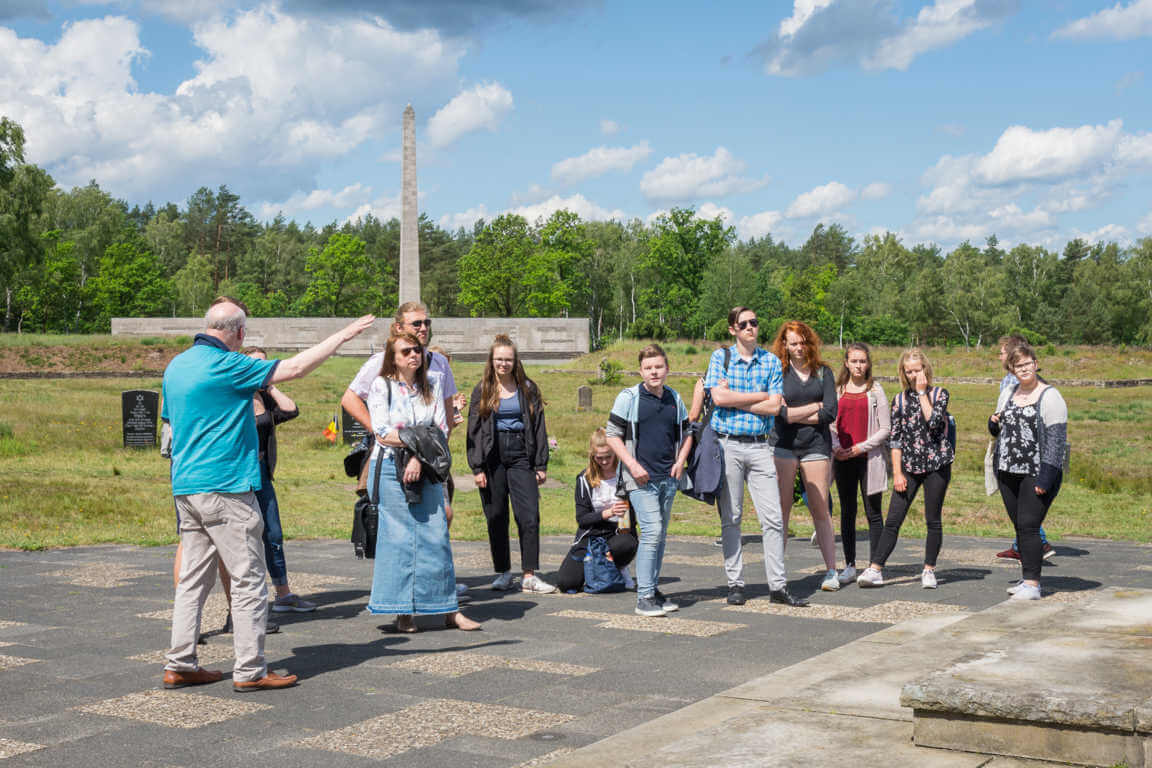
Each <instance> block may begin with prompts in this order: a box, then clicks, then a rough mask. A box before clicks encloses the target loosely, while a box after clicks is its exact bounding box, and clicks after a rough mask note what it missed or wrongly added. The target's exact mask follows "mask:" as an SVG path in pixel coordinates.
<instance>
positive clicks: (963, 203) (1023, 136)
mask: <svg viewBox="0 0 1152 768" xmlns="http://www.w3.org/2000/svg"><path fill="white" fill-rule="evenodd" d="M1147 167H1152V134H1149V133H1144V134H1128V133H1124V131H1123V124H1122V123H1121V121H1120V120H1112V121H1110V122H1109V123H1107V124H1104V125H1084V126H1079V127H1077V128H1051V129H1048V130H1033V129H1031V128H1028V127H1026V126H1012V127H1010V128H1008V129H1007V130H1005V131H1004V133H1003V134H1001V136H1000V138H999V139H998V140H997V142H996V145H995V146H994V147H993V149H992V151H991V152H989V153H988V154H986V155H961V156H951V155H944V156H943V157H941V158H940V160H939V161H938V162H937V163H936V165H935V166H933V167H932V168H930V169H929V170H928V171H927V172H926V173H925V174H924V183H925V184H926V185H927V186H929V187H930V189H929V191H928V193H927V194H925V195H922V196H921V197H920V198H919V200H917V203H916V207H917V209H918V210H919V211H920V212H921V213H924V214H942V215H957V214H975V213H978V212H983V213H986V212H987V211H989V210H992V209H995V208H997V207H999V206H1002V205H1004V204H1006V203H1008V202H1011V201H1014V200H1016V199H1018V198H1020V197H1021V196H1023V195H1027V194H1032V195H1036V196H1039V198H1040V200H1041V205H1040V206H1039V207H1040V208H1042V209H1043V210H1045V211H1048V212H1049V213H1059V212H1066V211H1078V210H1084V209H1086V208H1090V207H1092V206H1093V205H1099V204H1100V203H1101V202H1102V201H1104V200H1106V199H1107V198H1108V197H1109V196H1110V195H1111V194H1112V190H1113V189H1114V188H1116V187H1117V186H1118V185H1119V184H1120V183H1122V181H1123V179H1124V177H1125V176H1126V175H1128V174H1131V173H1133V172H1137V171H1140V170H1143V169H1145V168H1147Z"/></svg>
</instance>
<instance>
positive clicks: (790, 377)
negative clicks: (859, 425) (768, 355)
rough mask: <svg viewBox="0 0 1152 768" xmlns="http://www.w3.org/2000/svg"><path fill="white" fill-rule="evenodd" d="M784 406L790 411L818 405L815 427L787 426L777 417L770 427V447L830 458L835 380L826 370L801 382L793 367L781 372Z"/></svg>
mask: <svg viewBox="0 0 1152 768" xmlns="http://www.w3.org/2000/svg"><path fill="white" fill-rule="evenodd" d="M782 389H783V390H784V404H785V405H787V406H788V407H789V408H795V407H797V406H800V405H809V404H810V403H820V404H821V408H820V411H819V412H818V413H817V417H818V419H819V423H818V424H788V423H786V422H784V421H783V420H781V419H780V418H779V417H777V418H776V419H775V420H774V423H773V425H772V445H774V446H777V447H779V448H785V449H787V450H790V451H819V452H821V453H823V454H825V455H827V456H829V457H831V456H832V433H831V432H830V431H829V427H828V425H829V424H831V423H832V422H833V421H835V420H836V411H837V405H838V404H837V397H836V377H835V375H834V374H833V373H832V369H831V368H829V367H828V366H826V365H824V366H821V367H820V369H819V370H818V371H816V373H814V374H813V375H811V376H809V377H808V379H807V380H806V381H802V380H801V379H800V377H799V376H797V375H796V371H795V370H793V368H792V366H789V367H788V370H786V371H784V380H783V386H782Z"/></svg>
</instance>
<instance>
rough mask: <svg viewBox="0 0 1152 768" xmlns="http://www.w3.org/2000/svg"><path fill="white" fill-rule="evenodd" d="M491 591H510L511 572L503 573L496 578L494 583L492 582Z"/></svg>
mask: <svg viewBox="0 0 1152 768" xmlns="http://www.w3.org/2000/svg"><path fill="white" fill-rule="evenodd" d="M492 589H495V590H496V591H498V592H506V591H507V590H509V589H512V571H504V573H502V574H500V575H499V576H497V577H496V581H494V582H492Z"/></svg>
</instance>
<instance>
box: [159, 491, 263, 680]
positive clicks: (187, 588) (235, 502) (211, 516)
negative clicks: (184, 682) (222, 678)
mask: <svg viewBox="0 0 1152 768" xmlns="http://www.w3.org/2000/svg"><path fill="white" fill-rule="evenodd" d="M175 499H176V511H177V513H178V514H179V515H180V543H181V544H182V545H183V548H184V555H183V560H182V562H181V564H180V577H179V580H178V583H177V585H176V599H175V604H174V605H173V607H172V646H171V647H170V648H169V649H168V653H166V654H165V657H166V658H167V659H168V664H167V665H166V666H165V669H171V670H176V671H192V670H195V669H196V668H197V667H198V666H199V665H198V662H197V659H196V639H197V637H198V636H199V634H200V617H201V614H202V612H203V610H204V601H205V600H206V599H207V597H208V592H209V591H210V590H211V589H212V584H213V583H214V581H215V579H216V572H217V571H216V555H217V553H219V555H220V559H221V560H223V561H224V565H225V566H226V567H227V568H228V572H229V573H230V574H231V575H232V632H233V635H232V643H233V647H234V649H235V653H236V663H235V666H234V667H233V669H232V679H233V681H236V682H243V681H249V680H258V679H260V678H261V677H264V675H265V674H266V666H265V663H264V626H265V622H266V621H267V620H268V584H267V577H266V575H265V563H264V543H263V541H262V540H261V536H262V534H263V532H264V523H263V521H262V520H261V518H260V508H259V507H258V506H257V504H256V494H254V493H252V492H251V491H249V492H247V493H196V494H191V495H188V496H176V497H175Z"/></svg>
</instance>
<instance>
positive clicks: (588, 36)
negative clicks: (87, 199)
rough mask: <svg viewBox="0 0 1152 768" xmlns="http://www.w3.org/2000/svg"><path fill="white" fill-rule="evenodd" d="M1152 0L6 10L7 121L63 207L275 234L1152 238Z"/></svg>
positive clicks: (41, 6) (52, 6) (45, 3)
mask: <svg viewBox="0 0 1152 768" xmlns="http://www.w3.org/2000/svg"><path fill="white" fill-rule="evenodd" d="M1150 54H1152V0H1120V2H1114V1H1113V2H1102V1H1100V0H1046V1H1044V2H1040V1H1038V0H929V2H899V1H897V0H794V1H793V2H789V1H788V0H777V2H758V3H756V2H727V3H716V4H712V6H711V7H706V6H703V5H701V4H699V3H681V2H659V3H657V2H575V1H574V0H567V1H566V2H556V1H555V0H279V2H275V3H260V4H254V5H236V4H233V3H231V2H227V1H226V0H113V1H112V2H100V1H99V0H0V113H2V114H6V115H8V116H9V117H12V118H14V119H16V120H18V121H19V122H20V123H21V124H22V125H23V126H24V128H25V130H26V132H27V134H28V139H29V141H28V155H29V159H30V160H31V161H33V162H36V163H39V164H41V165H43V166H45V167H47V168H48V169H49V170H50V171H51V172H52V174H53V176H54V177H55V178H56V180H57V181H58V183H60V184H61V185H63V186H72V185H77V184H84V183H86V182H87V181H88V180H89V179H96V180H97V181H98V182H99V183H100V184H101V186H102V187H104V188H105V189H107V190H108V191H109V192H111V193H112V194H114V195H116V196H118V197H122V198H124V199H127V200H128V201H130V202H132V203H144V202H147V201H149V200H152V201H154V202H156V203H157V204H160V203H163V202H167V201H169V200H171V201H176V202H181V203H182V202H183V201H185V200H186V199H187V197H188V196H189V195H190V194H191V193H192V192H193V191H194V190H195V189H196V188H198V187H200V186H209V187H216V186H218V185H220V184H227V185H228V186H229V187H230V188H231V189H232V190H234V191H235V192H237V193H238V194H240V195H241V197H242V200H243V203H244V204H245V205H246V206H247V207H248V209H249V210H251V211H252V212H253V213H254V214H255V215H256V216H257V217H258V218H261V219H265V220H266V219H269V218H271V217H272V216H274V215H275V214H276V212H277V211H283V213H284V214H285V215H286V216H288V217H290V218H295V219H296V220H297V221H300V222H304V221H307V220H310V221H312V222H314V223H317V224H322V223H326V222H329V221H333V220H337V221H343V220H345V219H347V218H349V217H355V216H357V215H363V214H364V213H366V212H369V211H371V212H374V213H375V214H377V215H379V216H382V217H390V216H393V215H396V214H398V211H399V202H398V198H399V181H400V166H399V163H398V155H399V145H400V115H401V111H402V109H403V107H404V105H405V104H406V103H408V102H411V103H412V104H413V106H414V107H415V109H416V112H417V140H418V143H419V154H420V171H419V174H420V193H421V209H422V210H423V211H424V212H426V213H427V214H428V215H429V216H431V217H432V218H433V219H435V220H437V221H439V222H440V223H441V224H442V225H444V226H448V227H453V228H454V227H456V226H467V227H470V226H471V224H472V222H473V221H474V220H475V219H476V218H477V217H478V216H484V217H486V218H492V217H493V216H496V215H498V214H500V213H503V212H505V211H516V212H519V213H522V214H524V215H526V216H527V217H528V218H529V219H535V218H536V217H538V216H547V215H548V214H549V213H550V212H551V211H553V210H555V209H556V208H558V207H567V208H571V209H573V210H576V211H577V212H578V213H580V214H581V215H582V216H584V217H585V218H598V219H604V218H629V219H630V218H633V217H638V218H641V219H649V218H650V217H652V216H654V215H655V214H657V213H658V212H660V211H662V210H666V209H668V208H670V207H672V206H677V205H679V206H683V205H692V206H695V207H696V208H697V209H698V210H700V211H701V213H703V214H705V215H709V216H714V215H721V216H724V217H725V219H726V220H727V221H728V222H729V223H730V224H731V225H732V226H734V227H736V229H737V232H738V234H739V235H740V236H741V237H744V238H747V237H752V236H757V237H759V236H763V235H765V234H769V233H771V234H772V235H773V237H775V238H777V239H783V240H785V241H787V242H790V243H793V244H798V243H800V242H803V240H804V239H805V238H806V237H807V235H808V234H809V233H810V232H811V230H812V228H813V227H814V226H815V225H816V224H817V223H819V222H839V223H841V224H842V225H843V226H844V227H845V228H846V229H847V230H848V231H849V232H850V233H851V234H853V235H855V236H857V237H863V236H864V235H866V234H869V233H876V232H883V231H886V230H890V231H893V232H896V233H898V234H899V235H900V236H901V237H902V238H903V240H904V241H905V242H906V243H907V244H910V245H911V244H914V243H919V242H936V243H939V244H940V245H943V246H945V247H951V246H954V245H955V244H957V243H958V242H960V241H962V240H965V239H971V240H972V241H974V242H982V241H983V239H984V238H985V237H986V236H987V235H989V234H993V233H995V234H996V235H997V236H998V237H999V238H1000V240H1001V241H1002V242H1004V243H1007V244H1014V243H1018V242H1028V243H1035V244H1041V245H1046V246H1048V247H1051V248H1057V249H1059V248H1062V247H1063V244H1064V243H1065V242H1066V241H1067V240H1068V239H1071V238H1073V237H1085V238H1088V239H1090V240H1117V241H1119V242H1121V243H1128V242H1131V241H1132V240H1134V239H1137V238H1140V237H1144V236H1149V235H1152V82H1150V78H1152V72H1147V71H1146V70H1147V69H1148V68H1149V66H1150V65H1149V63H1150V62H1152V55H1150Z"/></svg>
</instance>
